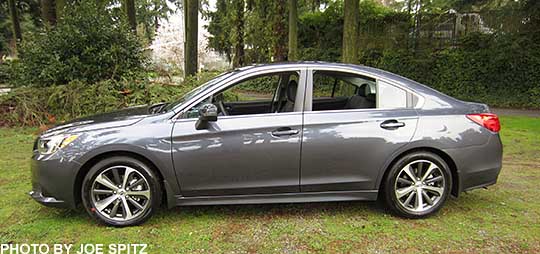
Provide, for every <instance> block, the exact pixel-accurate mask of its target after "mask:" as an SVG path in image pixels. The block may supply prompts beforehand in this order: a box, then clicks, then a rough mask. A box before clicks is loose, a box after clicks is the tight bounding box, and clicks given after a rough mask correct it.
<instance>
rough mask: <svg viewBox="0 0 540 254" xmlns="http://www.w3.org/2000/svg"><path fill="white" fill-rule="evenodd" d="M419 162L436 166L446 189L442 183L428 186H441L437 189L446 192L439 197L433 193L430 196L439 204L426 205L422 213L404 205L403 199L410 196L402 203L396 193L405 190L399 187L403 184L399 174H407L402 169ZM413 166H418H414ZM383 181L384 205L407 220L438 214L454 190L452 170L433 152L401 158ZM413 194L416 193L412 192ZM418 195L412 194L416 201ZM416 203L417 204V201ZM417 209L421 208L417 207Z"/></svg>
mask: <svg viewBox="0 0 540 254" xmlns="http://www.w3.org/2000/svg"><path fill="white" fill-rule="evenodd" d="M419 161H429V162H431V163H433V164H435V165H436V166H437V167H438V168H439V169H440V171H437V174H439V175H438V176H441V177H442V178H443V180H442V181H444V187H441V185H440V182H437V183H429V184H428V185H430V184H439V186H436V187H438V189H442V190H444V191H443V193H442V195H438V196H436V195H435V192H432V193H431V194H430V195H433V196H432V197H433V199H435V200H436V201H437V202H434V204H433V205H431V207H429V204H425V205H426V207H425V209H426V210H424V211H420V210H421V209H420V210H417V211H414V210H415V208H414V207H409V206H408V205H404V204H403V203H406V201H403V199H405V200H407V197H408V196H407V197H405V196H403V197H401V201H400V199H398V194H397V192H396V189H397V188H399V189H401V190H403V188H400V187H398V185H401V186H402V184H403V183H402V182H400V183H397V182H398V174H405V172H403V171H402V169H403V168H404V167H405V166H407V165H409V164H410V163H415V162H419ZM421 163H423V165H429V164H427V162H421ZM412 165H418V164H412ZM413 167H414V166H413ZM417 167H418V166H417ZM422 167H424V166H422ZM422 170H424V169H423V168H421V169H420V171H422ZM434 170H435V169H434ZM413 171H414V172H417V171H415V170H413ZM424 173H425V171H424ZM438 176H437V177H438ZM432 178H435V177H432ZM400 180H401V179H400ZM417 180H418V179H417ZM383 181H384V183H383V184H384V185H383V197H384V203H385V204H386V206H388V207H389V208H390V209H391V210H392V212H394V213H395V214H397V215H398V216H401V217H405V218H410V219H420V218H425V217H428V216H431V215H433V214H435V213H437V211H439V210H440V209H441V208H442V207H443V205H444V203H445V202H446V200H447V198H448V196H449V195H450V192H451V188H452V174H451V172H450V168H449V167H448V164H447V163H446V162H445V161H444V160H443V159H442V158H441V157H440V156H438V155H436V154H434V153H431V152H426V151H418V152H413V153H410V154H407V155H405V156H403V157H401V158H400V159H399V160H398V161H397V162H396V163H394V164H393V166H392V167H391V168H390V171H389V172H388V174H387V175H386V179H383ZM415 181H416V180H415ZM418 182H422V181H418ZM425 182H427V181H425ZM415 184H416V182H415V183H413V184H412V185H411V186H415ZM419 184H423V182H422V183H419ZM405 186H406V185H405ZM422 186H424V185H422ZM429 187H431V186H429ZM411 192H415V191H411ZM416 193H418V192H415V193H414V194H412V196H413V197H414V199H416ZM409 195H411V194H409ZM426 195H427V194H426ZM421 196H422V195H421ZM422 198H424V196H422ZM424 199H425V198H424ZM425 200H426V201H427V199H425ZM429 200H430V201H432V202H433V200H432V199H431V198H430V199H429ZM414 202H416V200H415V201H414ZM418 203H420V204H422V203H421V202H418ZM409 204H410V203H409ZM410 206H416V203H415V204H414V205H410ZM417 207H420V206H417ZM417 207H416V208H417ZM428 207H429V208H428Z"/></svg>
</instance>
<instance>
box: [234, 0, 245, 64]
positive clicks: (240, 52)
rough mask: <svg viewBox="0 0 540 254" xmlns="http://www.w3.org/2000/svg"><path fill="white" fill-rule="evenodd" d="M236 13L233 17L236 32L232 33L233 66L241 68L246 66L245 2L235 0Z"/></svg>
mask: <svg viewBox="0 0 540 254" xmlns="http://www.w3.org/2000/svg"><path fill="white" fill-rule="evenodd" d="M233 8H234V10H235V13H234V15H233V17H232V20H233V23H234V24H235V28H236V29H235V30H236V31H235V32H234V33H232V41H233V44H234V58H233V66H234V67H240V66H242V65H244V8H245V3H244V0H233Z"/></svg>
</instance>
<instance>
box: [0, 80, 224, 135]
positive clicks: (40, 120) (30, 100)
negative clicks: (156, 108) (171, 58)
mask: <svg viewBox="0 0 540 254" xmlns="http://www.w3.org/2000/svg"><path fill="white" fill-rule="evenodd" d="M215 75H216V73H212V72H209V73H201V74H200V75H199V76H198V77H191V78H190V79H188V80H186V81H185V82H183V83H182V84H180V85H164V84H155V83H150V82H148V81H145V80H142V81H141V80H121V81H113V80H105V81H101V82H98V83H96V84H91V85H90V84H87V83H84V82H82V81H72V82H70V83H69V84H67V85H58V86H49V87H32V86H27V87H20V88H16V89H14V90H12V91H11V92H10V93H8V94H7V95H3V96H0V119H2V120H1V121H0V126H1V125H7V126H36V125H44V124H51V123H53V124H54V123H56V122H61V121H65V120H71V119H73V118H78V117H83V116H87V115H92V114H96V113H102V112H107V111H112V110H117V109H121V108H125V107H130V106H135V105H143V104H153V103H158V102H170V101H173V100H176V99H178V98H179V97H181V96H182V95H184V94H185V93H187V92H188V91H190V90H191V89H193V88H194V87H196V86H198V85H199V84H201V83H203V82H206V81H208V80H209V79H210V78H212V77H214V76H215Z"/></svg>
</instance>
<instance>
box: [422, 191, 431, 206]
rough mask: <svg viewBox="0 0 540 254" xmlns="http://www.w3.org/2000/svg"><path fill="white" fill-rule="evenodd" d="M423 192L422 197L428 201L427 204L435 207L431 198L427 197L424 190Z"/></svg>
mask: <svg viewBox="0 0 540 254" xmlns="http://www.w3.org/2000/svg"><path fill="white" fill-rule="evenodd" d="M421 192H422V196H423V197H424V199H425V200H426V202H427V203H428V204H429V205H433V200H431V198H430V197H429V196H428V195H427V193H426V192H425V191H424V190H421Z"/></svg>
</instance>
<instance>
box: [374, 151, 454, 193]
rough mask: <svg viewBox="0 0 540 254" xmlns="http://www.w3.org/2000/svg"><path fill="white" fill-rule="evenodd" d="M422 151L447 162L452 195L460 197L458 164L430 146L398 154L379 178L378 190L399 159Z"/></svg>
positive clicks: (381, 187) (382, 186)
mask: <svg viewBox="0 0 540 254" xmlns="http://www.w3.org/2000/svg"><path fill="white" fill-rule="evenodd" d="M420 151H424V152H430V153H433V154H436V155H438V156H439V157H441V158H442V159H443V160H444V161H445V162H446V164H448V167H450V172H451V174H452V190H451V194H452V195H453V196H455V197H458V196H459V182H460V181H459V171H458V169H457V166H456V163H455V162H454V160H453V159H452V157H450V155H448V154H447V153H445V152H444V151H443V150H441V149H438V148H434V147H428V146H419V147H414V148H409V149H407V150H405V151H402V152H400V153H398V154H397V155H396V156H394V158H393V159H392V160H391V161H390V163H388V164H387V165H386V167H385V168H384V173H383V174H382V177H379V179H378V180H377V189H378V190H379V191H380V190H382V189H383V188H384V179H386V177H387V175H388V172H389V171H390V169H391V168H392V166H394V164H395V163H396V162H397V161H398V160H399V159H401V158H403V156H406V155H407V154H410V153H414V152H420Z"/></svg>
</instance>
